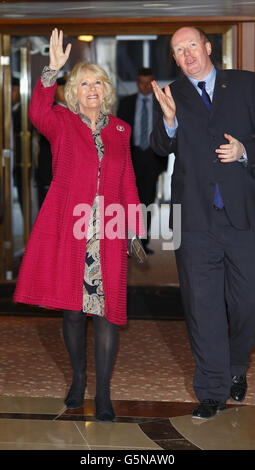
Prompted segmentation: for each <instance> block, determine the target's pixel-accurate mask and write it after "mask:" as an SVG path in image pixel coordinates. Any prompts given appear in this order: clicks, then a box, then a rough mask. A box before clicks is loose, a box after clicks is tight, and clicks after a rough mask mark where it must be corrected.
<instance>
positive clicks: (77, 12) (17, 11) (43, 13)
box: [0, 0, 255, 20]
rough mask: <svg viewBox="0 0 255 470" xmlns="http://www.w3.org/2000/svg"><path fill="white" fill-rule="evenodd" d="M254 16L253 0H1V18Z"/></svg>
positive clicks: (254, 1)
mask: <svg viewBox="0 0 255 470" xmlns="http://www.w3.org/2000/svg"><path fill="white" fill-rule="evenodd" d="M154 16H155V17H161V16H171V17H177V16H178V17H181V16H191V17H192V16H203V17H210V16H226V17H230V16H242V17H243V16H253V17H254V16H255V0H170V1H164V0H159V1H157V0H144V1H136V0H116V1H115V0H112V1H108V0H93V1H89V0H83V1H82V2H76V1H70V0H69V1H65V2H63V1H59V0H55V1H53V2H51V1H50V0H49V1H48V0H46V1H45V0H44V1H27V2H22V1H17V0H16V1H12V0H11V1H9V0H5V1H2V0H0V19H2V20H4V19H6V20H7V19H9V20H10V19H33V18H37V19H40V18H109V17H112V18H113V17H129V18H139V17H154Z"/></svg>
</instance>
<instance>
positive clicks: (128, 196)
mask: <svg viewBox="0 0 255 470" xmlns="http://www.w3.org/2000/svg"><path fill="white" fill-rule="evenodd" d="M130 133H131V129H130V126H128V138H127V137H126V138H127V141H126V145H125V149H126V160H125V170H124V178H123V187H122V200H123V206H124V209H125V214H126V223H127V228H128V229H129V230H130V231H131V232H133V233H135V234H136V235H138V236H139V237H143V236H144V235H145V231H144V223H143V213H142V207H141V202H140V199H139V196H138V191H137V187H136V182H135V173H134V168H133V164H132V159H131V153H130V145H129V140H130Z"/></svg>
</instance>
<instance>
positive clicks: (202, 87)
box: [197, 82, 224, 209]
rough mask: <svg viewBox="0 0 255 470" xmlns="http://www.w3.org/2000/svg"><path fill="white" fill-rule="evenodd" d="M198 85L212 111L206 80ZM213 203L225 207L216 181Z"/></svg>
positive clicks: (208, 107) (209, 109) (219, 207)
mask: <svg viewBox="0 0 255 470" xmlns="http://www.w3.org/2000/svg"><path fill="white" fill-rule="evenodd" d="M197 86H198V87H199V88H200V90H202V100H203V102H204V103H205V105H206V107H207V109H208V111H211V107H212V102H211V99H210V96H209V95H208V93H207V91H206V89H205V82H198V84H197ZM213 203H214V205H215V206H216V207H217V208H218V209H222V208H223V207H224V202H223V199H222V197H221V194H220V188H219V185H218V183H216V185H215V194H214V200H213Z"/></svg>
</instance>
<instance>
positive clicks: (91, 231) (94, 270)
mask: <svg viewBox="0 0 255 470" xmlns="http://www.w3.org/2000/svg"><path fill="white" fill-rule="evenodd" d="M80 117H81V120H82V121H83V122H84V123H85V124H87V125H88V126H89V127H90V120H89V119H88V118H87V117H86V116H84V115H82V114H80ZM108 123H109V117H108V116H105V115H104V114H100V116H99V118H98V120H97V122H96V130H95V131H92V132H93V138H94V142H95V146H96V149H97V154H98V158H99V170H98V185H97V193H96V196H95V199H94V203H93V206H92V211H91V215H90V219H89V224H88V232H87V245H86V256H85V269H84V280H83V312H86V313H89V314H93V315H100V316H104V315H105V303H104V291H103V283H102V274H101V262H100V237H99V234H100V213H99V199H98V188H99V181H100V171H101V162H102V159H103V156H104V145H103V142H102V139H101V136H100V129H103V128H104V127H105V126H107V124H108Z"/></svg>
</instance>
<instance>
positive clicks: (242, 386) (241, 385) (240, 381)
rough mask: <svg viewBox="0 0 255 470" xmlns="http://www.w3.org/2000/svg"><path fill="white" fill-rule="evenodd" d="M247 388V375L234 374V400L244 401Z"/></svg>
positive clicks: (232, 396)
mask: <svg viewBox="0 0 255 470" xmlns="http://www.w3.org/2000/svg"><path fill="white" fill-rule="evenodd" d="M246 390H247V382H246V376H245V375H234V376H233V377H232V386H231V389H230V395H231V398H232V400H235V401H239V402H241V401H243V400H244V398H245V394H246Z"/></svg>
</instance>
